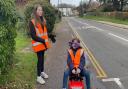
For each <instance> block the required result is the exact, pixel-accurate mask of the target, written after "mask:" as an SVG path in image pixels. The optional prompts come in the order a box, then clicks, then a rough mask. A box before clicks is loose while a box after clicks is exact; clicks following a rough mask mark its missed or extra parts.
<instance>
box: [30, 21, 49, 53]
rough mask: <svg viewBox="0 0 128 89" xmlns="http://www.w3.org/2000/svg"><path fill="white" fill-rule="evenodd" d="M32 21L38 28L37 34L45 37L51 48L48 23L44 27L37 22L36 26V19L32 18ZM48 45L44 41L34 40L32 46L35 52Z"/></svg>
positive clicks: (44, 48) (36, 28)
mask: <svg viewBox="0 0 128 89" xmlns="http://www.w3.org/2000/svg"><path fill="white" fill-rule="evenodd" d="M31 21H32V23H33V24H34V27H35V30H36V36H38V37H40V38H42V39H44V40H45V44H46V47H47V48H50V44H49V41H48V33H47V28H46V25H44V28H42V26H41V24H40V23H37V24H36V26H35V20H34V19H32V20H31ZM46 47H45V45H44V44H43V43H41V42H37V41H35V40H32V48H33V50H34V52H39V51H43V50H46Z"/></svg>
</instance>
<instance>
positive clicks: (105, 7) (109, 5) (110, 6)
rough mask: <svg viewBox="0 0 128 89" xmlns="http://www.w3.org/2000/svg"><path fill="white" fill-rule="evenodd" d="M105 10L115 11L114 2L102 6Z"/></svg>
mask: <svg viewBox="0 0 128 89" xmlns="http://www.w3.org/2000/svg"><path fill="white" fill-rule="evenodd" d="M101 11H103V12H111V11H114V7H113V5H112V4H105V5H103V6H102V10H101Z"/></svg>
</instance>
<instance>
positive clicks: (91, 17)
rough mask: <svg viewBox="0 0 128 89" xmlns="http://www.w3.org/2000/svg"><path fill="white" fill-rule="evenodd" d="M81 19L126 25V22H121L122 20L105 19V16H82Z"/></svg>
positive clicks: (127, 21)
mask: <svg viewBox="0 0 128 89" xmlns="http://www.w3.org/2000/svg"><path fill="white" fill-rule="evenodd" d="M82 18H84V19H92V20H97V21H108V22H112V23H117V24H124V25H128V20H122V19H117V18H111V17H105V16H84V17H82Z"/></svg>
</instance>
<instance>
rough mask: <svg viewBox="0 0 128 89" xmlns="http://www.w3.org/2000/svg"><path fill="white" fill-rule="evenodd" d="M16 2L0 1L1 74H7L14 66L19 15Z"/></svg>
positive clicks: (12, 0)
mask: <svg viewBox="0 0 128 89" xmlns="http://www.w3.org/2000/svg"><path fill="white" fill-rule="evenodd" d="M14 3H15V2H14V0H6V1H4V0H0V73H1V74H4V73H7V71H8V70H9V68H10V66H11V65H12V64H13V56H14V52H15V40H14V38H15V37H16V28H15V25H16V23H17V19H18V15H17V13H16V10H15V4H14Z"/></svg>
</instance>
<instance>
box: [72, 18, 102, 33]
mask: <svg viewBox="0 0 128 89" xmlns="http://www.w3.org/2000/svg"><path fill="white" fill-rule="evenodd" d="M74 21H76V22H79V23H81V24H84V25H86V26H87V28H95V29H97V30H99V31H104V30H103V29H100V28H98V27H95V26H91V25H89V24H87V23H84V22H81V21H77V20H74Z"/></svg>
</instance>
